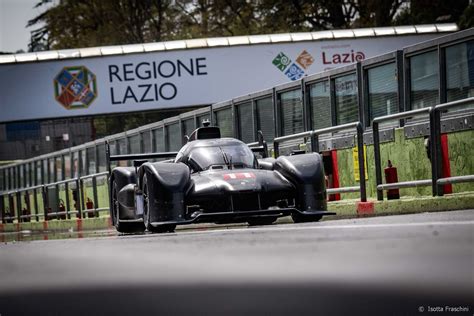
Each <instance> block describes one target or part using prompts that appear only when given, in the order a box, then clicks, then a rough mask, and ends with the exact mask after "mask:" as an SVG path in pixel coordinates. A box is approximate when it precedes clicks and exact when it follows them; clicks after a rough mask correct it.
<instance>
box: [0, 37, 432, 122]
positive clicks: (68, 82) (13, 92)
mask: <svg viewBox="0 0 474 316" xmlns="http://www.w3.org/2000/svg"><path fill="white" fill-rule="evenodd" d="M436 36H439V34H425V35H407V36H394V37H381V38H380V37H374V38H361V39H340V40H327V41H309V42H296V43H294V42H293V43H280V44H259V45H243V46H234V47H219V48H200V49H185V50H174V51H162V52H152V53H137V54H128V55H116V56H103V57H93V58H79V59H64V60H54V61H44V62H34V63H17V64H3V65H0V122H9V121H23V120H31V119H44V118H58V117H70V116H85V115H96V114H104V113H117V112H131V111H141V110H157V109H164V108H175V107H183V106H193V105H205V104H212V103H215V102H219V101H225V100H228V99H231V98H233V97H237V96H240V95H245V94H248V93H252V92H256V91H259V90H263V89H266V88H270V87H272V86H275V85H278V84H281V83H285V82H288V81H290V80H298V79H300V78H301V77H303V76H306V75H310V74H314V73H317V72H321V71H323V70H326V69H330V68H335V67H340V66H344V65H348V64H351V63H353V62H357V61H360V60H363V59H366V58H369V57H373V56H377V55H381V54H383V53H386V52H390V51H394V50H397V49H401V48H403V47H404V46H408V45H412V44H415V43H418V42H422V41H425V40H428V39H432V38H434V37H436Z"/></svg>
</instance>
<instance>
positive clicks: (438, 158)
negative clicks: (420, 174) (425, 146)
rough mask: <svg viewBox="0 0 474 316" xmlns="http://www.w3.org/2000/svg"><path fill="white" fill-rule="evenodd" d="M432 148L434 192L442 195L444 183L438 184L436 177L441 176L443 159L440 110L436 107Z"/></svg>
mask: <svg viewBox="0 0 474 316" xmlns="http://www.w3.org/2000/svg"><path fill="white" fill-rule="evenodd" d="M433 123H434V134H433V135H434V141H433V143H434V147H433V148H434V149H435V151H434V152H432V153H431V159H433V157H435V159H434V164H435V178H436V182H435V185H436V189H435V193H436V194H437V195H438V196H443V195H444V185H438V179H439V178H442V177H443V162H442V161H443V159H442V155H443V153H442V151H441V111H439V110H438V109H436V108H435V109H434V122H433Z"/></svg>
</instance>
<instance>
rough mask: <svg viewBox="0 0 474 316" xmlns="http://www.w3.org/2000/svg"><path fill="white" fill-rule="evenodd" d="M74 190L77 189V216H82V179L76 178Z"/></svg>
mask: <svg viewBox="0 0 474 316" xmlns="http://www.w3.org/2000/svg"><path fill="white" fill-rule="evenodd" d="M76 190H77V217H78V218H82V210H83V209H84V198H83V196H82V180H81V179H80V178H77V179H76Z"/></svg>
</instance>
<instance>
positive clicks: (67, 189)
mask: <svg viewBox="0 0 474 316" xmlns="http://www.w3.org/2000/svg"><path fill="white" fill-rule="evenodd" d="M64 191H65V192H66V218H67V219H71V207H70V205H69V203H70V201H69V182H65V183H64Z"/></svg>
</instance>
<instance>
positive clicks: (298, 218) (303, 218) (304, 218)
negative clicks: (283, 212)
mask: <svg viewBox="0 0 474 316" xmlns="http://www.w3.org/2000/svg"><path fill="white" fill-rule="evenodd" d="M291 218H292V219H293V222H295V223H308V222H318V221H319V220H320V219H321V218H323V216H322V215H304V214H300V213H292V214H291Z"/></svg>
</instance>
